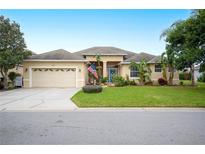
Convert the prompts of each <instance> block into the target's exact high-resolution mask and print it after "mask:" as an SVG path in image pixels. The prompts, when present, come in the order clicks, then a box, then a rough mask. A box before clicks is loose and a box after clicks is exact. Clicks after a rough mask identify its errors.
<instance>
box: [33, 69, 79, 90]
mask: <svg viewBox="0 0 205 154" xmlns="http://www.w3.org/2000/svg"><path fill="white" fill-rule="evenodd" d="M75 71H76V70H75V69H33V71H32V87H76V72H75Z"/></svg>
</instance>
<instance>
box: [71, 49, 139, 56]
mask: <svg viewBox="0 0 205 154" xmlns="http://www.w3.org/2000/svg"><path fill="white" fill-rule="evenodd" d="M75 54H79V55H96V54H100V55H128V54H135V53H133V52H130V51H126V50H123V49H120V48H116V47H92V48H88V49H85V50H81V51H78V52H75Z"/></svg>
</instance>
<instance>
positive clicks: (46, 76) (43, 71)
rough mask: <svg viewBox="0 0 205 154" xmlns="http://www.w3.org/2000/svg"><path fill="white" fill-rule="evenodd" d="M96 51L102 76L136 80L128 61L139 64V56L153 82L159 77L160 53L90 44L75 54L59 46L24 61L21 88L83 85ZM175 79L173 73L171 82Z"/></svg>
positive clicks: (136, 75)
mask: <svg viewBox="0 0 205 154" xmlns="http://www.w3.org/2000/svg"><path fill="white" fill-rule="evenodd" d="M96 54H99V55H101V66H102V76H103V77H108V78H109V80H110V82H112V81H111V79H112V76H113V75H114V74H117V75H120V76H122V77H124V78H127V77H128V78H129V79H131V80H137V79H138V78H139V73H138V71H137V70H135V69H130V68H129V64H130V62H131V61H135V62H137V63H139V62H140V61H141V60H142V59H145V60H146V61H147V62H148V64H149V66H150V68H151V70H152V73H151V80H152V81H154V83H157V80H158V78H160V77H162V72H161V71H162V70H161V65H160V63H159V61H160V56H154V55H151V54H148V53H139V54H138V53H134V52H130V51H126V50H123V49H119V48H115V47H92V48H88V49H85V50H81V51H78V52H74V53H70V52H68V51H66V50H63V49H59V50H55V51H50V52H46V53H42V54H36V55H32V56H30V57H29V58H27V59H25V60H24V62H23V66H24V67H23V69H24V70H23V76H24V87H26V88H31V87H82V86H84V85H85V84H86V83H88V71H87V68H88V64H90V63H96V58H95V56H96ZM168 75H169V72H168ZM178 81H179V75H178V72H176V73H175V76H174V82H175V83H178Z"/></svg>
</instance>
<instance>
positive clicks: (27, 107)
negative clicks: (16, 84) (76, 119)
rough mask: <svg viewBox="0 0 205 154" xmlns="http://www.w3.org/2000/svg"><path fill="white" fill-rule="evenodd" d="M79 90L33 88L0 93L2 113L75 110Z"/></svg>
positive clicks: (0, 109)
mask: <svg viewBox="0 0 205 154" xmlns="http://www.w3.org/2000/svg"><path fill="white" fill-rule="evenodd" d="M78 90H79V89H78V88H32V89H24V88H22V89H15V90H11V91H5V92H0V111H39V110H42V111H49V110H54V111H55V110H65V111H66V110H75V109H76V108H77V106H76V105H75V104H74V103H73V102H72V101H71V100H70V98H71V97H72V96H73V95H74V94H75V93H76V92H77V91H78Z"/></svg>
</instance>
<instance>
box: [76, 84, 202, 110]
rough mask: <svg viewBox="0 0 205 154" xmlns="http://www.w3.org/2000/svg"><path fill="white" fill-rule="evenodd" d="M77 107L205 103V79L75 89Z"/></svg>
mask: <svg viewBox="0 0 205 154" xmlns="http://www.w3.org/2000/svg"><path fill="white" fill-rule="evenodd" d="M72 100H73V101H74V102H75V103H76V105H77V106H79V107H205V83H199V84H198V86H197V87H191V86H172V87H169V86H133V87H108V88H104V89H103V92H102V93H98V94H88V93H84V92H82V91H79V92H78V93H77V94H75V95H74V96H73V98H72Z"/></svg>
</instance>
